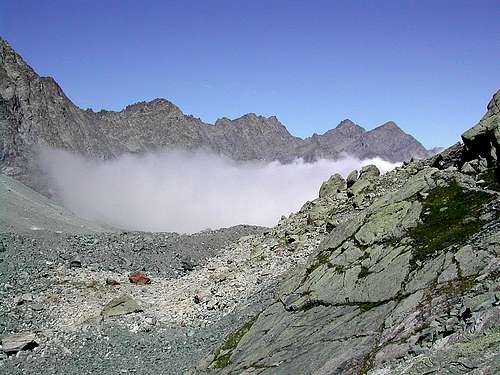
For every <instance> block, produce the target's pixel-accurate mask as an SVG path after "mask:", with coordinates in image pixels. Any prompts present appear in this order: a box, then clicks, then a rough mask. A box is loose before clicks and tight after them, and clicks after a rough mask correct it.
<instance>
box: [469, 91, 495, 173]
mask: <svg viewBox="0 0 500 375" xmlns="http://www.w3.org/2000/svg"><path fill="white" fill-rule="evenodd" d="M462 140H463V142H464V146H465V155H464V156H465V159H466V160H472V159H476V158H477V157H478V156H481V157H484V158H486V159H487V160H488V162H489V163H492V162H495V163H496V162H497V161H498V157H499V156H500V90H498V91H497V92H496V93H495V95H493V98H492V99H491V101H490V102H489V103H488V112H486V114H485V115H484V116H483V118H482V119H481V120H480V121H479V123H477V125H476V126H474V127H472V128H470V129H469V130H467V131H466V132H465V133H463V134H462Z"/></svg>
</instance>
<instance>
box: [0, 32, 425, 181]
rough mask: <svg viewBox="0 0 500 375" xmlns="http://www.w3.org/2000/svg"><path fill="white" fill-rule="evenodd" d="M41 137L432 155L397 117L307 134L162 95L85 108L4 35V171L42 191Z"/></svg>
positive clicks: (94, 153)
mask: <svg viewBox="0 0 500 375" xmlns="http://www.w3.org/2000/svg"><path fill="white" fill-rule="evenodd" d="M37 145H47V146H50V147H55V148H60V149H65V150H69V151H72V152H75V153H79V154H82V155H85V156H88V157H91V158H102V159H109V158H114V157H117V156H119V155H121V154H124V153H137V152H147V151H162V150H171V149H186V150H194V149H207V150H211V151H213V152H215V153H217V154H221V155H225V156H228V157H230V158H232V159H235V160H266V161H272V160H280V161H282V162H289V161H291V160H293V159H296V158H304V159H305V160H307V161H312V160H316V159H318V158H328V159H334V158H338V157H339V156H340V155H341V154H342V153H349V154H351V155H354V156H357V157H360V158H365V157H371V156H380V157H382V158H384V159H387V160H390V161H403V160H407V159H410V158H411V157H423V156H426V155H427V151H426V150H425V148H424V147H422V145H421V144H420V143H418V142H417V141H416V140H415V139H414V138H413V137H411V136H410V135H407V134H405V133H404V132H403V131H402V130H401V129H399V128H398V127H397V126H396V125H395V124H394V123H391V124H386V125H383V126H381V127H379V128H377V129H374V130H373V131H368V132H366V131H365V130H364V129H363V128H361V127H360V126H358V125H355V124H354V123H352V122H351V121H350V120H344V121H342V122H341V123H340V124H339V126H337V127H336V128H335V129H332V130H330V131H328V132H326V133H325V134H323V135H314V136H313V137H311V138H307V139H305V140H302V139H300V138H297V137H294V136H292V135H291V134H290V133H289V132H288V130H287V129H286V128H285V127H284V126H283V125H282V124H281V123H280V122H279V121H278V119H277V118H276V117H274V116H271V117H263V116H257V115H255V114H252V113H250V114H246V115H244V116H242V117H240V118H238V119H235V120H230V119H227V118H222V119H219V120H217V121H216V123H215V124H214V125H209V124H205V123H203V122H202V121H201V120H200V119H197V118H194V117H193V116H189V115H185V114H184V113H182V111H181V110H180V109H179V108H178V107H177V106H175V105H174V104H173V103H171V102H169V101H167V100H165V99H155V100H153V101H151V102H141V103H136V104H133V105H129V106H127V107H126V108H125V109H124V110H122V111H120V112H113V111H104V110H103V111H100V112H93V111H92V110H81V109H80V108H78V107H77V106H75V105H74V104H73V103H72V102H71V100H70V99H69V98H68V97H66V95H65V94H64V92H63V90H62V89H61V88H60V87H59V85H58V84H57V83H56V82H55V81H54V79H52V78H50V77H40V76H38V75H37V74H36V73H35V72H34V71H33V69H32V68H31V67H29V66H28V65H27V64H26V63H25V62H24V61H23V59H22V58H21V56H19V55H18V54H17V53H16V52H15V51H14V50H13V49H12V48H11V47H10V45H9V44H8V43H7V42H5V41H4V40H2V39H1V38H0V172H2V173H4V174H7V175H10V176H14V177H16V178H17V179H19V180H20V181H22V182H24V183H26V184H27V185H28V186H30V187H34V188H35V190H38V191H43V190H44V188H45V186H44V181H43V175H42V174H41V172H40V170H39V168H38V165H37V161H36V158H35V156H34V153H35V151H36V146H37Z"/></svg>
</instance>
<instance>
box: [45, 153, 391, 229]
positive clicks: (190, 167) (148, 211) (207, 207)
mask: <svg viewBox="0 0 500 375" xmlns="http://www.w3.org/2000/svg"><path fill="white" fill-rule="evenodd" d="M40 161H41V165H42V167H43V169H44V170H45V172H46V173H47V174H48V176H49V178H50V181H51V187H52V189H53V193H54V194H55V196H56V197H57V198H58V199H59V200H60V201H61V202H62V203H63V204H64V205H65V206H66V207H67V208H68V209H70V210H72V211H73V212H74V213H76V214H77V215H79V216H82V217H84V218H87V219H91V220H96V221H99V222H103V223H107V224H110V225H113V226H116V227H119V228H123V229H128V230H142V231H168V232H172V231H173V232H185V233H192V232H196V231H200V230H204V229H207V228H212V229H215V228H221V227H228V226H233V225H237V224H255V225H263V226H272V225H274V224H276V223H277V222H278V220H279V218H280V217H281V215H288V214H290V213H291V212H294V211H297V210H298V209H300V207H301V206H302V205H303V204H304V203H305V202H306V201H308V200H311V199H314V198H316V197H317V196H318V191H319V187H320V186H321V183H322V182H323V181H324V180H326V179H328V178H329V176H331V175H332V174H334V173H340V174H341V175H343V176H344V177H345V176H346V175H347V174H348V173H349V172H350V171H352V170H353V169H358V170H359V169H360V168H361V167H362V166H364V165H367V164H375V165H377V166H378V167H379V168H380V170H381V171H382V172H387V171H388V170H390V169H392V168H394V167H395V166H396V165H397V164H393V163H389V162H386V161H384V160H381V159H378V158H375V159H367V160H359V159H356V158H354V157H351V156H348V155H345V156H344V157H342V158H341V159H339V160H336V161H332V160H319V161H317V162H315V163H304V162H303V161H302V160H296V161H295V162H293V163H291V164H281V163H279V162H270V163H265V162H236V161H233V160H230V159H228V158H225V157H221V156H218V155H214V154H211V153H208V152H204V151H197V152H193V151H191V152H185V151H171V152H163V153H149V154H144V155H132V154H129V155H123V156H121V157H119V158H116V159H112V160H107V161H101V160H99V161H96V160H88V159H85V158H83V157H81V156H77V155H74V154H71V153H69V152H66V151H62V150H52V149H46V148H45V149H42V150H40Z"/></svg>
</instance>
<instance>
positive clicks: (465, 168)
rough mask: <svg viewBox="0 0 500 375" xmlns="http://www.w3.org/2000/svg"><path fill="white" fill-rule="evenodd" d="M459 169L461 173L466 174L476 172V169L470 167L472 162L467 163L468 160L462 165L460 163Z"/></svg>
mask: <svg viewBox="0 0 500 375" xmlns="http://www.w3.org/2000/svg"><path fill="white" fill-rule="evenodd" d="M460 171H461V172H462V173H466V174H475V173H477V172H476V170H475V169H474V167H472V164H471V163H469V162H468V161H467V162H465V163H464V165H462V168H460Z"/></svg>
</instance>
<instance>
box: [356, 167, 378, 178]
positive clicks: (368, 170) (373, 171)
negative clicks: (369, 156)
mask: <svg viewBox="0 0 500 375" xmlns="http://www.w3.org/2000/svg"><path fill="white" fill-rule="evenodd" d="M379 176H380V170H379V169H378V168H377V166H376V165H373V164H369V165H365V166H364V167H363V168H361V171H360V172H359V178H360V179H374V178H378V177H379Z"/></svg>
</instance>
